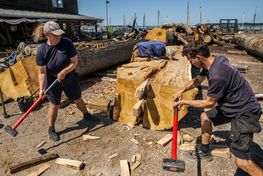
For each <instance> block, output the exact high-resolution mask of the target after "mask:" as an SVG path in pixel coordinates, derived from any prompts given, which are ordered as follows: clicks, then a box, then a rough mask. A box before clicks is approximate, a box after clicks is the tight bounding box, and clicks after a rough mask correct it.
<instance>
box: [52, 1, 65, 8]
mask: <svg viewBox="0 0 263 176" xmlns="http://www.w3.org/2000/svg"><path fill="white" fill-rule="evenodd" d="M52 6H53V7H55V8H63V0H52Z"/></svg>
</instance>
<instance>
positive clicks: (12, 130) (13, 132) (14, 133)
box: [4, 125, 17, 137]
mask: <svg viewBox="0 0 263 176" xmlns="http://www.w3.org/2000/svg"><path fill="white" fill-rule="evenodd" d="M4 130H5V132H7V133H8V134H10V135H11V136H13V137H15V136H16V135H17V132H16V130H14V129H13V128H12V127H11V126H9V125H6V126H5V128H4Z"/></svg>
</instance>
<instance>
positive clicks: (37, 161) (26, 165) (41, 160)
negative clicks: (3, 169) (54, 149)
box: [9, 153, 58, 174]
mask: <svg viewBox="0 0 263 176" xmlns="http://www.w3.org/2000/svg"><path fill="white" fill-rule="evenodd" d="M57 157H58V155H57V154H54V153H51V154H47V155H44V156H41V157H38V158H33V159H31V160H29V161H26V162H23V163H20V164H17V165H15V166H12V167H10V169H9V171H10V173H11V174H14V173H16V172H19V171H22V170H25V169H27V168H30V167H32V166H36V165H39V164H42V163H44V162H47V161H50V160H53V159H55V158H57Z"/></svg>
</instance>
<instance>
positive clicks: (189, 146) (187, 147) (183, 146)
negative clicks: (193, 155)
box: [179, 143, 196, 151]
mask: <svg viewBox="0 0 263 176" xmlns="http://www.w3.org/2000/svg"><path fill="white" fill-rule="evenodd" d="M195 146H196V144H193V143H191V144H181V145H179V150H182V151H194V150H195Z"/></svg>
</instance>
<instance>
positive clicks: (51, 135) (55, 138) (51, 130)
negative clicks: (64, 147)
mask: <svg viewBox="0 0 263 176" xmlns="http://www.w3.org/2000/svg"><path fill="white" fill-rule="evenodd" d="M48 135H49V139H51V140H52V141H59V140H60V137H59V135H58V133H56V131H55V128H53V127H49V128H48Z"/></svg>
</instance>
